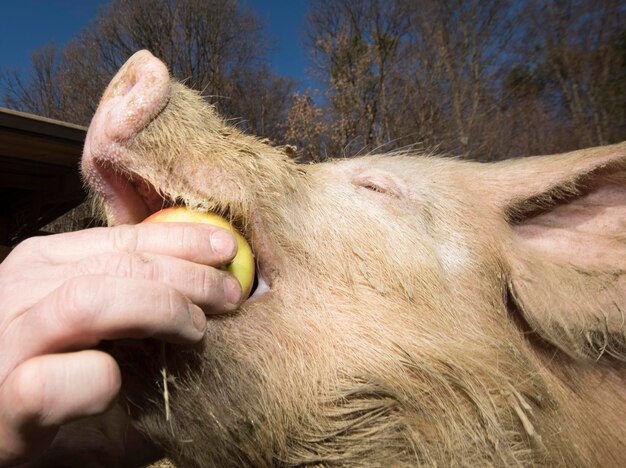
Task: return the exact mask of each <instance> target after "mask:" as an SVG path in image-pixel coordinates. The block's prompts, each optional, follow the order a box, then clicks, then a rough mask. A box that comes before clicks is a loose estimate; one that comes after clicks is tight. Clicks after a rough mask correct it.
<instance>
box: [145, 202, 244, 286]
mask: <svg viewBox="0 0 626 468" xmlns="http://www.w3.org/2000/svg"><path fill="white" fill-rule="evenodd" d="M142 222H144V223H152V222H156V223H205V224H211V225H213V226H218V227H221V228H224V229H228V230H229V231H230V232H232V233H233V235H234V236H235V238H236V239H237V255H236V256H235V258H234V259H233V261H232V262H230V263H229V264H228V265H226V266H224V267H223V268H222V269H223V270H226V271H228V272H230V273H232V275H233V276H234V277H235V278H237V280H238V281H239V284H241V290H242V293H243V297H248V294H249V293H250V289H252V283H253V282H254V254H253V253H252V249H251V248H250V245H249V244H248V242H247V241H246V240H245V239H244V238H243V236H242V235H241V234H240V233H239V232H238V231H237V230H236V229H235V228H234V227H233V226H232V225H231V224H230V223H229V222H228V221H227V220H226V219H225V218H223V217H222V216H220V215H217V214H215V213H210V212H209V213H204V212H202V211H194V210H190V209H188V208H184V207H180V206H178V207H173V208H165V209H163V210H161V211H157V212H156V213H154V214H153V215H151V216H148V217H147V218H146V219H144V220H143V221H142Z"/></svg>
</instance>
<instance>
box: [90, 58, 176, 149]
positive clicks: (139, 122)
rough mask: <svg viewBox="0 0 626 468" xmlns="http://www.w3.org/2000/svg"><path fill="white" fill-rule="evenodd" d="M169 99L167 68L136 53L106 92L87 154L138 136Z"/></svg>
mask: <svg viewBox="0 0 626 468" xmlns="http://www.w3.org/2000/svg"><path fill="white" fill-rule="evenodd" d="M169 97H170V80H169V73H168V71H167V68H166V66H165V65H164V64H163V63H162V62H161V61H160V60H158V59H157V58H156V57H154V56H153V55H152V54H151V53H150V52H148V51H147V50H141V51H139V52H137V53H135V54H134V55H133V56H132V57H131V58H130V59H129V60H128V61H127V62H126V64H125V65H124V66H123V67H122V68H121V69H120V71H119V72H118V73H117V74H116V75H115V77H114V78H113V80H112V81H111V83H110V84H109V86H108V87H107V89H106V90H105V92H104V94H103V96H102V99H101V101H100V105H99V106H98V110H97V111H96V114H95V115H94V117H93V119H92V122H91V126H90V129H89V132H88V135H87V141H86V145H85V149H86V151H85V154H87V155H90V154H92V153H94V154H98V153H100V152H102V151H103V150H104V148H105V147H107V146H109V144H110V143H121V142H124V141H126V140H128V139H129V138H131V137H132V136H134V135H136V134H137V133H138V132H139V131H140V130H141V129H142V128H143V127H145V126H146V125H147V124H148V123H150V121H151V120H152V119H153V118H154V117H155V116H156V115H157V114H158V113H159V112H160V111H161V110H162V109H163V107H164V106H165V105H166V104H167V102H168V100H169Z"/></svg>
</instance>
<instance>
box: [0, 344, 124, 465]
mask: <svg viewBox="0 0 626 468" xmlns="http://www.w3.org/2000/svg"><path fill="white" fill-rule="evenodd" d="M120 385H121V376H120V371H119V368H118V366H117V363H116V362H115V360H114V359H113V358H112V357H111V356H109V355H108V354H106V353H103V352H100V351H80V352H76V353H70V354H57V355H46V356H38V357H35V358H33V359H30V360H28V361H25V362H23V363H22V364H20V366H19V367H17V368H16V369H15V370H14V371H13V372H12V373H11V374H10V375H9V377H8V378H7V379H6V380H5V381H4V383H3V384H2V386H1V387H0V465H2V464H3V462H5V463H6V462H11V461H13V462H15V461H19V459H20V458H22V457H24V456H26V455H28V456H32V455H34V453H33V452H34V451H35V450H36V448H39V449H43V448H45V445H46V444H47V443H50V442H51V440H52V438H53V436H54V434H55V433H56V430H57V427H58V426H59V425H61V424H64V423H67V422H70V421H73V420H76V419H79V418H82V417H86V416H91V415H95V414H100V413H103V412H104V411H106V410H107V409H108V408H110V407H111V406H112V405H113V403H114V402H115V399H116V397H117V394H118V392H119V389H120Z"/></svg>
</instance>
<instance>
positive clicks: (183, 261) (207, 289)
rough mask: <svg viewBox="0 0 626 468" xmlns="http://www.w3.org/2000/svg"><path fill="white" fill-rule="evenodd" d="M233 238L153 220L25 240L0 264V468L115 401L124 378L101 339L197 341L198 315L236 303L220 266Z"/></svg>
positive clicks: (235, 286)
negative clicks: (64, 426) (102, 347)
mask: <svg viewBox="0 0 626 468" xmlns="http://www.w3.org/2000/svg"><path fill="white" fill-rule="evenodd" d="M235 253H236V243H235V240H234V238H233V237H232V235H231V234H230V233H228V232H227V231H226V230H223V229H219V228H216V227H214V226H210V225H195V224H193V225H192V224H177V223H150V224H139V225H136V226H117V227H112V228H95V229H88V230H84V231H79V232H73V233H67V234H58V235H53V236H48V237H38V238H32V239H29V240H27V241H25V242H23V243H22V244H20V245H18V246H17V247H16V248H15V249H14V251H13V252H12V253H11V254H10V255H9V256H8V257H7V258H6V259H5V261H4V262H3V263H2V264H0V466H4V465H8V464H12V463H17V462H20V461H23V460H25V459H27V458H29V457H32V456H34V455H36V454H37V453H39V452H41V451H42V450H43V449H45V447H46V446H47V445H49V444H50V442H51V441H52V439H53V438H54V436H55V434H56V432H57V430H58V428H59V426H60V425H62V424H65V423H67V422H70V421H74V420H77V419H80V418H83V417H86V416H90V415H94V414H100V413H102V412H104V411H106V410H107V409H108V408H110V407H111V406H112V405H113V404H114V402H115V399H116V397H117V394H118V391H119V388H120V384H121V377H120V371H119V368H118V366H117V364H116V362H115V360H114V359H113V358H112V357H111V356H110V355H108V354H106V353H104V352H102V351H98V350H94V349H92V348H93V347H94V346H95V345H97V344H98V343H99V342H100V341H101V340H115V339H122V338H136V339H141V338H150V337H154V338H158V339H162V340H165V341H169V342H174V343H193V342H197V341H199V340H201V338H202V336H203V332H204V328H205V325H206V317H205V313H220V312H226V311H230V310H234V309H235V308H236V307H237V306H238V303H239V302H240V301H241V288H240V286H239V283H238V282H237V280H236V279H235V278H234V277H232V276H231V275H229V274H227V273H226V272H224V271H222V270H219V269H218V268H216V267H219V266H221V265H224V264H226V263H228V262H229V261H230V260H231V259H232V258H233V257H234V255H235Z"/></svg>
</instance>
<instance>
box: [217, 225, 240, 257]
mask: <svg viewBox="0 0 626 468" xmlns="http://www.w3.org/2000/svg"><path fill="white" fill-rule="evenodd" d="M211 248H212V249H213V251H214V252H216V253H219V254H222V255H224V256H225V257H230V256H232V255H233V254H234V253H235V240H234V239H233V236H232V235H231V234H229V233H228V232H226V231H215V232H214V233H213V234H211Z"/></svg>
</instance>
